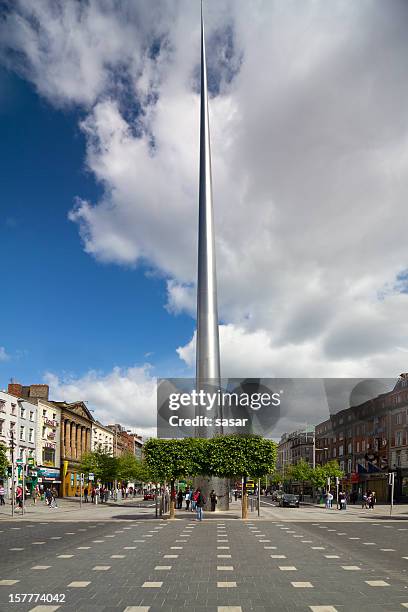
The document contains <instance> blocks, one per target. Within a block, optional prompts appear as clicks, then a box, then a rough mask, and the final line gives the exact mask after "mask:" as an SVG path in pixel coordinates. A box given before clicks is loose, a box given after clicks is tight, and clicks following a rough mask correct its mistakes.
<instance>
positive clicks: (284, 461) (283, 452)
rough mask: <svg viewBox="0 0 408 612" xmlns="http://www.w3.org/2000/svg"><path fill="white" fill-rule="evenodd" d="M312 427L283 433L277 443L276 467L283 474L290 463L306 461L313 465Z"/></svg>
mask: <svg viewBox="0 0 408 612" xmlns="http://www.w3.org/2000/svg"><path fill="white" fill-rule="evenodd" d="M313 447H314V427H308V428H307V429H303V430H298V431H293V432H292V433H284V434H283V435H282V437H281V439H280V442H279V444H278V453H277V463H276V467H277V470H278V471H279V472H281V473H282V474H283V475H284V474H285V470H286V469H287V468H288V467H289V466H290V465H295V464H296V463H299V461H306V463H308V464H309V465H310V466H311V467H312V466H313V452H314V450H313Z"/></svg>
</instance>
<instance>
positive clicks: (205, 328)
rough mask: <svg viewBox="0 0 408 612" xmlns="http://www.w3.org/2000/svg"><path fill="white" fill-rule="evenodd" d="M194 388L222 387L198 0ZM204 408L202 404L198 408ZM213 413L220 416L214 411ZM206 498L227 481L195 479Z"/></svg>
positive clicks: (223, 501) (224, 493) (222, 505)
mask: <svg viewBox="0 0 408 612" xmlns="http://www.w3.org/2000/svg"><path fill="white" fill-rule="evenodd" d="M196 341H197V344H196V388H197V390H201V389H211V390H213V391H217V390H218V389H220V388H221V373H220V345H219V334H218V306H217V271H216V261H215V232H214V208H213V201H212V178H211V146H210V125H209V117H208V90H207V64H206V56H205V37H204V19H203V3H202V1H201V100H200V186H199V220H198V275H197V338H196ZM201 410H203V411H205V407H204V408H203V407H201ZM216 416H222V415H221V414H217V415H216ZM221 433H222V427H217V428H216V427H207V428H205V429H204V428H200V430H199V431H198V428H197V436H198V437H208V438H211V437H212V436H213V435H215V434H221ZM196 486H199V487H200V488H201V489H202V491H203V493H204V495H205V496H206V497H207V500H208V498H209V493H210V491H211V489H214V490H215V492H216V494H217V496H218V504H217V507H218V509H221V510H225V509H228V505H229V493H228V482H227V481H226V480H225V479H222V478H210V479H208V478H200V479H197V480H196Z"/></svg>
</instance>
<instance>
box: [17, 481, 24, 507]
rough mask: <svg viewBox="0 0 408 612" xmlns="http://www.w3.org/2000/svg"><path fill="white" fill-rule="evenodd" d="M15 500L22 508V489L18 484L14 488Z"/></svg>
mask: <svg viewBox="0 0 408 612" xmlns="http://www.w3.org/2000/svg"><path fill="white" fill-rule="evenodd" d="M16 501H17V503H18V507H19V508H22V507H23V489H22V488H21V486H20V485H18V487H17V489H16Z"/></svg>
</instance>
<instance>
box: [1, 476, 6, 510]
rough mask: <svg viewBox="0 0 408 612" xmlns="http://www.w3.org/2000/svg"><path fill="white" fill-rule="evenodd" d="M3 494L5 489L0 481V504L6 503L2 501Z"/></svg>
mask: <svg viewBox="0 0 408 612" xmlns="http://www.w3.org/2000/svg"><path fill="white" fill-rule="evenodd" d="M5 494H6V489H5V488H4V485H3V482H0V506H5V505H6V502H5V501H4V496H5Z"/></svg>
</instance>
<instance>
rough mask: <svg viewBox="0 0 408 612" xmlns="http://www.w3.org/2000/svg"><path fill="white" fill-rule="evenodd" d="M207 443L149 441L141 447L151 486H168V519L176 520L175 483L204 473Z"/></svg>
mask: <svg viewBox="0 0 408 612" xmlns="http://www.w3.org/2000/svg"><path fill="white" fill-rule="evenodd" d="M206 443H207V440H203V439H200V438H184V439H182V440H161V439H156V438H151V439H150V440H148V441H147V442H146V444H145V445H144V447H143V454H144V460H145V464H146V466H147V468H148V470H149V473H150V474H151V476H152V480H153V481H154V482H164V481H168V482H170V487H171V499H170V518H174V516H175V481H176V480H178V479H180V478H182V477H184V476H191V477H193V476H198V475H199V474H203V473H206V468H207V464H206V459H205V455H206V453H205V448H206Z"/></svg>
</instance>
